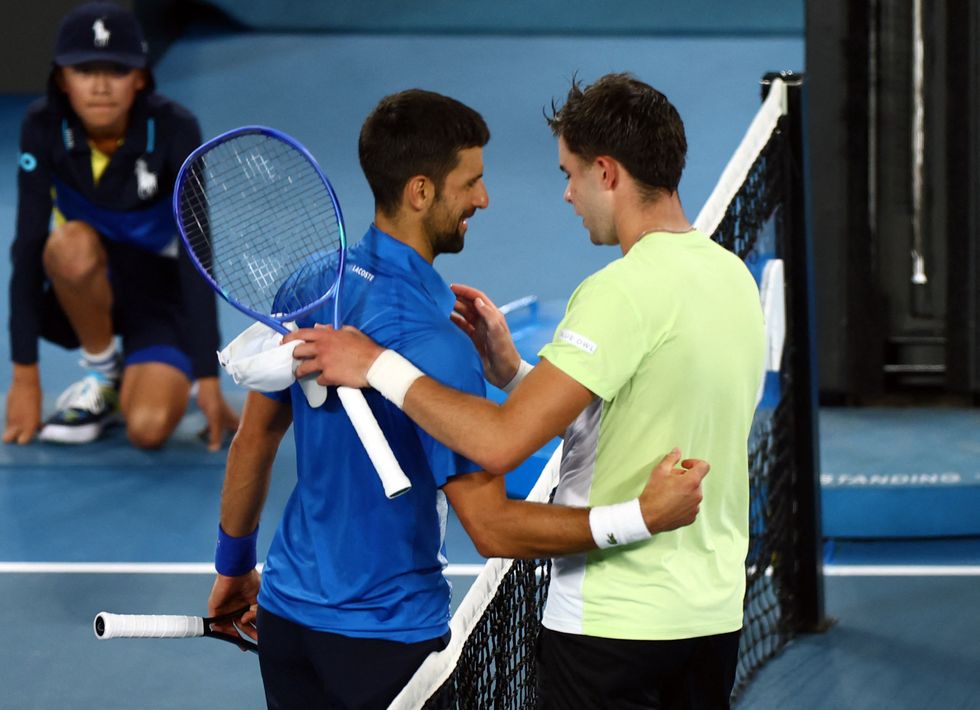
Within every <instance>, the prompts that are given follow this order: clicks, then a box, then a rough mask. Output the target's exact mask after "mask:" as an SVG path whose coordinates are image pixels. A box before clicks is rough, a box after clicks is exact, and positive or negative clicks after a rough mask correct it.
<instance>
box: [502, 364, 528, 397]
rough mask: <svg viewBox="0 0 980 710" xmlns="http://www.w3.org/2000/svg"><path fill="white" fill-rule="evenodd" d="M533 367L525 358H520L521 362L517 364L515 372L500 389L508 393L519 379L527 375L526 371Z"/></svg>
mask: <svg viewBox="0 0 980 710" xmlns="http://www.w3.org/2000/svg"><path fill="white" fill-rule="evenodd" d="M533 369H534V365H532V364H531V363H529V362H528V361H527V360H521V364H520V365H518V366H517V372H516V373H515V374H514V376H513V377H512V378H511V380H510V382H508V383H507V384H506V385H504V386H503V387H501V388H500V389H502V390H503V391H504V392H506V393H507V394H510V393H511V391H512V390H513V389H514V388H515V387H517V385H519V384H520V383H521V380H523V379H524V378H525V377H527V373H529V372H530V371H531V370H533Z"/></svg>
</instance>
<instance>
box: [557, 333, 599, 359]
mask: <svg viewBox="0 0 980 710" xmlns="http://www.w3.org/2000/svg"><path fill="white" fill-rule="evenodd" d="M558 339H559V340H564V341H565V342H566V343H569V344H570V345H574V346H575V347H577V348H578V349H579V350H581V351H582V352H586V353H588V354H589V355H594V354H595V351H596V350H598V349H599V346H598V345H596V344H595V343H593V342H592V341H591V340H589V339H588V338H586V337H585V336H584V335H580V334H579V333H576V332H575V331H574V330H569V329H568V328H562V329H561V331H560V332H559V333H558Z"/></svg>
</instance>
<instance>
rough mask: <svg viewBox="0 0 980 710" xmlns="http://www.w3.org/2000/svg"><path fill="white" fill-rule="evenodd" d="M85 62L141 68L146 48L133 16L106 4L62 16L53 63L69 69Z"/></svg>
mask: <svg viewBox="0 0 980 710" xmlns="http://www.w3.org/2000/svg"><path fill="white" fill-rule="evenodd" d="M85 62H113V63H115V64H122V65H124V66H127V67H132V68H133V69H144V68H145V67H146V65H147V45H146V40H144V39H143V30H142V29H141V28H140V24H139V22H138V21H137V20H136V16H135V15H133V13H131V12H129V11H128V10H125V9H123V8H121V7H119V6H118V5H114V4H113V3H109V2H91V3H86V4H85V5H80V6H78V7H76V8H75V9H74V10H72V11H71V12H69V13H68V14H67V15H65V18H64V19H63V20H62V21H61V27H59V28H58V40H57V42H56V43H55V49H54V63H55V64H57V65H58V66H59V67H70V66H75V65H76V64H84V63H85Z"/></svg>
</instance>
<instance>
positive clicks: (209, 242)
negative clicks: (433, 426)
mask: <svg viewBox="0 0 980 710" xmlns="http://www.w3.org/2000/svg"><path fill="white" fill-rule="evenodd" d="M174 216H175V217H176V219H177V226H178V227H179V229H180V235H181V238H182V239H183V241H184V244H185V245H186V246H187V250H188V252H189V253H190V255H191V259H192V261H193V262H194V265H195V266H196V267H197V269H198V271H200V272H201V275H202V276H204V278H205V279H206V280H207V281H208V283H210V284H211V287H212V288H213V289H214V290H215V291H217V292H218V294H220V295H221V297H222V298H224V299H225V300H226V301H228V303H230V304H231V305H232V306H234V307H235V308H237V309H238V310H240V311H242V312H243V313H245V314H247V315H249V316H251V317H252V318H254V319H256V320H258V321H261V322H262V323H265V324H266V325H268V326H269V327H271V328H274V329H275V330H277V331H279V332H280V333H283V334H286V333H288V332H289V329H288V328H287V327H286V326H285V325H284V323H288V322H290V321H295V320H296V319H297V318H299V317H301V316H303V315H306V314H308V313H309V312H311V311H312V310H314V309H315V308H318V307H319V306H321V305H323V304H324V303H326V301H327V300H329V299H331V298H332V299H333V326H334V327H335V328H340V327H341V325H342V324H341V322H340V317H339V314H340V295H341V285H342V282H343V275H344V263H345V260H346V254H347V240H346V237H345V233H344V218H343V215H342V214H341V212H340V205H339V204H338V202H337V196H336V193H335V192H334V189H333V187H332V186H331V185H330V182H329V180H327V177H326V175H324V174H323V171H322V170H321V169H320V166H319V165H317V163H316V160H315V159H314V158H313V156H312V155H310V153H309V151H308V150H306V148H304V147H303V146H302V145H300V143H298V142H297V141H296V140H295V139H293V138H291V137H289V136H287V135H286V134H284V133H281V132H279V131H276V130H274V129H272V128H266V127H263V126H244V127H242V128H236V129H234V130H232V131H229V132H227V133H223V134H222V135H220V136H218V137H216V138H212V139H211V140H209V141H208V142H207V143H205V144H204V145H202V146H201V147H199V148H198V149H197V150H195V151H194V152H193V153H191V154H190V155H189V156H188V157H187V160H186V161H184V164H183V166H182V167H181V169H180V172H179V173H178V174H177V182H176V188H175V190H174ZM314 379H315V377H314ZM307 384H309V383H304V387H305V386H306V385H307ZM317 387H319V385H317ZM337 394H338V396H339V397H340V401H341V403H342V404H343V406H344V409H345V410H346V412H347V416H348V417H350V420H351V422H352V424H353V425H354V429H355V431H356V432H357V435H358V437H359V438H360V440H361V443H362V444H363V445H364V448H365V449H366V450H367V453H368V456H369V457H370V459H371V462H372V464H374V467H375V469H376V470H377V472H378V476H379V478H380V479H381V483H382V486H383V487H384V491H385V495H387V496H388V497H389V498H394V497H396V496H398V495H401V494H402V493H405V492H406V491H408V490H409V489H410V488H411V485H412V484H411V482H410V481H409V480H408V477H407V476H406V475H405V473H404V472H403V471H402V469H401V466H399V464H398V461H397V460H396V459H395V456H394V454H393V453H392V451H391V447H390V446H389V445H388V442H387V440H386V439H385V437H384V434H383V433H382V432H381V428H380V427H379V426H378V423H377V421H376V420H375V418H374V415H373V414H372V413H371V410H370V409H369V408H368V405H367V402H366V401H365V400H364V395H363V394H362V393H361V391H360V390H357V389H351V388H347V387H338V388H337ZM325 395H326V390H325V389H322V396H323V397H325ZM321 401H322V400H321Z"/></svg>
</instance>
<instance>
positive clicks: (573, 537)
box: [467, 501, 596, 558]
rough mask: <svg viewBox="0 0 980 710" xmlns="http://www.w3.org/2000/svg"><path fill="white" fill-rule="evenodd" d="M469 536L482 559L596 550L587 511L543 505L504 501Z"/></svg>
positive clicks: (548, 555)
mask: <svg viewBox="0 0 980 710" xmlns="http://www.w3.org/2000/svg"><path fill="white" fill-rule="evenodd" d="M467 531H468V532H470V530H469V528H467ZM470 536H471V537H472V538H473V543H474V544H475V545H476V548H477V551H478V552H479V553H480V554H481V555H483V556H485V557H515V558H537V557H558V556H561V555H569V554H574V553H579V552H587V551H589V550H594V549H596V543H595V540H594V539H593V536H592V532H591V529H590V527H589V510H588V508H569V507H565V506H558V505H545V504H543V503H526V502H523V501H507V503H506V504H505V505H504V506H502V508H501V509H500V510H498V511H495V514H494V515H488V516H486V517H485V518H484V519H483V520H482V521H481V523H480V524H479V525H478V526H477V527H475V528H474V530H473V531H472V532H471V533H470Z"/></svg>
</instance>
